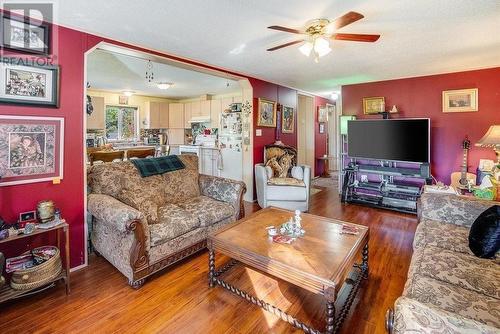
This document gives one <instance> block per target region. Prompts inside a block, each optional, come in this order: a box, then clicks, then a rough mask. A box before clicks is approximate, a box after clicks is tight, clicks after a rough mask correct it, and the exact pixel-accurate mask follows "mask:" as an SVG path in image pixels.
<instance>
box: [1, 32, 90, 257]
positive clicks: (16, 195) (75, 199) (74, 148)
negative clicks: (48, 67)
mask: <svg viewBox="0 0 500 334" xmlns="http://www.w3.org/2000/svg"><path fill="white" fill-rule="evenodd" d="M59 31H60V33H59V34H58V40H59V45H60V46H64V47H59V48H58V50H57V51H56V52H55V53H54V55H53V59H54V60H55V61H54V62H55V63H56V64H60V65H61V69H60V83H61V88H60V108H58V109H51V108H38V107H20V106H6V105H0V114H4V115H6V114H7V115H32V116H58V117H61V116H62V117H64V118H65V138H64V179H63V180H62V181H61V184H59V185H53V184H52V183H50V182H40V183H31V184H24V185H15V186H7V187H1V188H0V215H1V216H2V217H3V218H4V219H5V220H7V221H9V222H12V221H16V220H17V218H18V215H19V213H20V212H24V211H31V210H33V209H34V208H35V207H36V203H37V202H38V201H40V200H43V199H52V200H53V201H54V202H55V203H56V204H57V207H59V208H60V209H61V212H62V214H63V216H64V218H66V220H67V221H68V223H69V224H70V232H71V235H70V238H71V265H72V266H77V265H80V264H82V263H83V262H84V254H83V252H84V239H83V234H84V232H83V228H84V227H83V226H84V225H83V144H82V143H83V44H82V34H81V33H79V32H77V31H74V30H69V29H65V28H60V30H59ZM19 247H28V246H27V245H22V246H19ZM23 250H24V249H23ZM2 251H4V252H6V255H7V256H11V255H14V254H13V253H12V252H13V250H10V249H7V250H5V249H2ZM18 251H19V249H16V253H17V252H18ZM16 255H17V254H16Z"/></svg>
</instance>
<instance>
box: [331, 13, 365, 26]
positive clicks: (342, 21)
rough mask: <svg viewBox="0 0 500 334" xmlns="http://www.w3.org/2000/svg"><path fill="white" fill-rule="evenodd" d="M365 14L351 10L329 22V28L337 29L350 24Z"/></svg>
mask: <svg viewBox="0 0 500 334" xmlns="http://www.w3.org/2000/svg"><path fill="white" fill-rule="evenodd" d="M363 17H364V16H363V15H362V14H360V13H356V12H349V13H347V14H344V15H342V16H341V17H338V18H336V19H335V20H333V21H332V22H330V24H329V27H328V28H329V29H333V30H337V29H340V28H342V27H345V26H346V25H348V24H351V23H353V22H356V21H358V20H361V19H362V18H363Z"/></svg>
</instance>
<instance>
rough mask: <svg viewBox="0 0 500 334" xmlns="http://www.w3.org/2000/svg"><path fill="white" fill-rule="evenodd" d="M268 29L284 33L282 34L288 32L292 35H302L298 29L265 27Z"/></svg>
mask: <svg viewBox="0 0 500 334" xmlns="http://www.w3.org/2000/svg"><path fill="white" fill-rule="evenodd" d="M267 28H268V29H273V30H279V31H284V32H290V33H292V34H303V33H304V32H303V31H300V30H298V29H292V28H287V27H282V26H269V27H267Z"/></svg>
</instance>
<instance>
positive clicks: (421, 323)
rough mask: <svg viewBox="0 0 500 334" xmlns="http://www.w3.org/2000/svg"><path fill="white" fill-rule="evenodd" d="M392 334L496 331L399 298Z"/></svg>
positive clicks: (476, 333) (454, 315)
mask: <svg viewBox="0 0 500 334" xmlns="http://www.w3.org/2000/svg"><path fill="white" fill-rule="evenodd" d="M394 318H395V319H394V328H393V333H394V334H403V333H422V334H424V333H428V334H438V333H440V334H441V333H442V334H494V333H495V334H498V332H499V331H498V329H496V328H494V327H490V326H487V325H484V324H482V323H480V322H477V321H474V320H471V319H467V318H464V317H461V316H457V315H456V314H454V313H452V312H447V311H444V310H441V309H439V308H433V307H431V306H428V305H425V304H422V303H420V302H418V301H416V300H414V299H410V298H406V297H400V298H398V300H396V303H395V310H394Z"/></svg>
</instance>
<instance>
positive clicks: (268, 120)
mask: <svg viewBox="0 0 500 334" xmlns="http://www.w3.org/2000/svg"><path fill="white" fill-rule="evenodd" d="M257 126H264V127H269V128H275V127H276V102H274V101H270V100H266V99H259V109H258V112H257Z"/></svg>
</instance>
